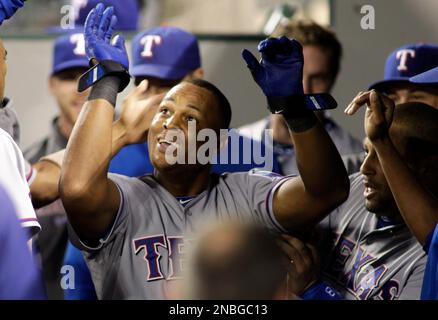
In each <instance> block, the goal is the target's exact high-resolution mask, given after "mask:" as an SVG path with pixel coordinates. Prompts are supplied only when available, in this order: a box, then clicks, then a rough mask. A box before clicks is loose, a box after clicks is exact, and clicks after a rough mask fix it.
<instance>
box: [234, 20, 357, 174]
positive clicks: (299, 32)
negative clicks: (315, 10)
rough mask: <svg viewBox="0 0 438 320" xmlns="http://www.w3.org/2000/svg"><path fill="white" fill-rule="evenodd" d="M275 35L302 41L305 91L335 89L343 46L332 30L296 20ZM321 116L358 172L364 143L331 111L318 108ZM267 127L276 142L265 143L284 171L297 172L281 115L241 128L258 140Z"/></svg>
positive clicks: (349, 165)
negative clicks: (346, 129)
mask: <svg viewBox="0 0 438 320" xmlns="http://www.w3.org/2000/svg"><path fill="white" fill-rule="evenodd" d="M274 36H275V37H279V36H287V37H289V38H290V39H296V40H297V41H299V42H300V43H301V44H302V45H303V54H304V61H305V64H304V68H303V88H304V93H308V94H313V93H322V92H330V91H331V90H332V88H333V86H334V84H335V81H336V77H337V75H338V72H339V69H340V60H341V56H342V46H341V44H340V43H339V40H338V39H337V37H336V35H335V34H334V33H333V32H332V31H330V30H328V29H326V28H324V27H322V26H320V25H318V24H316V23H314V22H307V21H294V22H290V23H289V24H287V25H284V26H281V27H280V28H279V29H278V30H276V32H274ZM318 117H319V118H320V120H321V121H322V123H323V124H324V128H325V129H326V130H327V132H328V133H329V135H330V137H331V138H332V140H333V142H334V143H335V145H336V147H337V148H338V150H339V153H340V154H341V156H342V159H343V161H344V165H345V167H346V168H347V171H348V172H349V173H354V172H357V171H358V170H359V167H360V164H361V162H362V159H363V150H362V143H361V142H360V141H359V140H357V139H356V138H354V137H353V136H351V135H350V134H349V133H348V132H346V131H345V130H343V129H342V128H341V127H340V126H339V125H338V124H337V123H336V122H335V121H334V120H333V119H332V118H331V117H330V115H329V113H328V111H323V112H318ZM266 129H272V130H273V131H272V132H273V136H272V140H273V145H272V143H271V142H270V141H266V145H267V146H270V145H272V149H273V153H274V156H275V158H276V159H277V160H278V162H279V163H280V167H281V170H282V173H283V174H297V173H298V166H297V162H296V157H295V151H294V146H293V143H292V140H291V138H290V136H289V133H288V129H287V125H286V123H285V122H284V120H283V117H282V116H280V115H275V114H271V115H270V116H269V117H266V118H264V119H262V120H259V121H257V122H254V123H251V124H248V125H245V126H242V127H240V128H239V132H240V133H241V134H242V135H244V136H247V137H251V138H253V139H255V140H258V141H265V138H264V132H265V130H266Z"/></svg>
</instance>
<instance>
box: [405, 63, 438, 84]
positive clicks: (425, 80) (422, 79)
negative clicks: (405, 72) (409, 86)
mask: <svg viewBox="0 0 438 320" xmlns="http://www.w3.org/2000/svg"><path fill="white" fill-rule="evenodd" d="M409 80H410V81H411V82H412V83H417V84H432V85H436V84H438V67H437V68H433V69H430V70H429V71H426V72H423V73H420V74H419V75H416V76H415V77H412V78H410V79H409Z"/></svg>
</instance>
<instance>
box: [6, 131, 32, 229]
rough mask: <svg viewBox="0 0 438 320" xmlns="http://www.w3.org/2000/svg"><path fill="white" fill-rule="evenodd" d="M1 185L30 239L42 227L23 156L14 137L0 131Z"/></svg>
mask: <svg viewBox="0 0 438 320" xmlns="http://www.w3.org/2000/svg"><path fill="white" fill-rule="evenodd" d="M0 184H1V185H2V187H3V188H4V189H5V190H6V192H7V194H8V195H9V197H10V199H11V201H12V203H13V205H14V206H15V210H16V212H17V215H18V219H19V220H20V223H21V226H22V227H23V228H29V230H30V233H29V237H32V236H33V235H35V234H36V233H37V232H38V231H39V230H40V229H41V227H40V225H39V223H38V220H37V218H36V215H35V210H34V209H33V206H32V202H31V200H30V190H29V186H28V184H27V179H26V169H25V162H24V158H23V154H22V153H21V151H20V149H19V148H18V146H17V144H16V143H15V142H14V140H13V139H12V137H11V136H10V135H9V134H8V133H7V132H6V131H4V130H3V129H0Z"/></svg>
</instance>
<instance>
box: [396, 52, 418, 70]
mask: <svg viewBox="0 0 438 320" xmlns="http://www.w3.org/2000/svg"><path fill="white" fill-rule="evenodd" d="M395 57H396V59H397V60H400V63H399V65H398V67H397V70H398V71H408V66H407V62H408V59H409V58H412V59H413V58H415V50H412V49H403V50H399V51H397V54H396V56H395Z"/></svg>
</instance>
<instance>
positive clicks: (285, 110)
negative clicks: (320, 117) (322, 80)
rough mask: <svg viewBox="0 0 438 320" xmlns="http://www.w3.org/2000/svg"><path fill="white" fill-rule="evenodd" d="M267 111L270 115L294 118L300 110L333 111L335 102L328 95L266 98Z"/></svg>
mask: <svg viewBox="0 0 438 320" xmlns="http://www.w3.org/2000/svg"><path fill="white" fill-rule="evenodd" d="M268 105H269V110H270V111H271V112H272V113H277V114H283V115H285V116H286V115H287V114H290V115H291V116H294V114H295V113H297V112H300V109H301V110H302V109H307V110H311V111H319V110H328V109H335V108H336V107H337V106H338V103H337V102H336V100H335V99H334V98H333V97H332V96H331V95H330V94H329V93H316V94H305V95H294V96H287V97H268Z"/></svg>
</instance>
